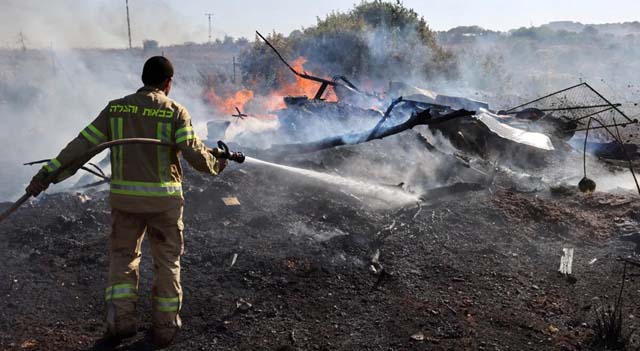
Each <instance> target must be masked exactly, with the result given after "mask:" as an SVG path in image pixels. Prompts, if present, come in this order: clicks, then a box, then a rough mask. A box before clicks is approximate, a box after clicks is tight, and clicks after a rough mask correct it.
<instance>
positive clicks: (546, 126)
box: [243, 32, 640, 193]
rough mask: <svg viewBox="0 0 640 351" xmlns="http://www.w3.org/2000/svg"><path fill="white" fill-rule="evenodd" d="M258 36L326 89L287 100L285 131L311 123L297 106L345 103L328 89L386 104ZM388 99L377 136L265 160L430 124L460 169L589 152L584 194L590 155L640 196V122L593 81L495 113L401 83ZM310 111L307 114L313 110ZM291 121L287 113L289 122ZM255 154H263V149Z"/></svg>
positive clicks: (296, 147) (300, 148)
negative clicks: (620, 173) (331, 98)
mask: <svg viewBox="0 0 640 351" xmlns="http://www.w3.org/2000/svg"><path fill="white" fill-rule="evenodd" d="M256 33H257V34H258V36H259V37H260V38H261V39H262V40H263V41H264V42H265V44H266V45H267V46H268V47H269V48H271V50H273V52H274V53H275V55H276V56H277V57H278V58H279V59H280V61H282V62H283V63H284V64H285V65H286V66H287V67H288V68H289V70H291V71H292V72H293V74H295V75H296V76H298V77H300V78H303V79H308V80H312V81H315V82H318V83H320V84H321V85H320V87H319V89H318V91H317V93H316V94H315V96H314V97H313V99H308V98H307V97H306V96H300V97H286V98H285V102H287V105H288V107H294V108H293V116H294V117H295V118H294V120H293V121H292V120H291V119H289V120H287V123H285V124H284V125H283V126H282V127H281V129H284V130H285V132H294V133H297V132H299V131H300V130H301V129H302V128H304V125H305V122H307V121H308V120H307V121H305V120H303V118H306V117H309V116H308V115H307V116H305V115H304V113H296V112H297V111H296V110H295V107H296V106H306V105H310V106H311V107H314V108H316V109H317V107H318V106H328V105H330V104H340V102H331V103H330V102H325V101H323V100H322V96H323V94H324V93H325V91H326V88H327V87H328V86H332V87H334V89H336V88H337V89H336V92H340V93H341V94H343V95H344V94H351V95H358V96H363V97H366V98H370V99H377V101H381V98H380V96H381V95H380V94H375V93H369V92H365V91H363V90H361V89H359V88H358V87H357V86H356V85H355V84H353V83H352V82H351V81H349V80H348V79H347V78H345V77H344V76H335V77H334V78H333V79H331V80H329V79H325V78H321V77H317V76H313V75H310V74H308V73H307V72H298V71H297V70H296V69H294V68H293V67H292V66H291V65H290V64H289V63H288V62H287V61H286V60H285V59H284V58H283V56H282V55H281V54H280V53H279V52H278V50H277V49H276V48H275V47H274V46H273V45H272V44H271V43H269V41H268V40H267V39H266V38H265V37H264V36H262V35H261V34H260V33H258V32H256ZM387 95H389V96H396V97H397V98H396V99H394V100H393V101H392V102H391V104H390V105H389V106H388V107H387V109H386V111H385V112H384V113H383V114H381V115H379V117H378V118H379V120H378V122H377V123H376V125H375V127H373V128H372V129H371V130H365V131H359V132H350V133H347V134H343V135H336V136H331V137H328V138H324V139H321V140H316V141H312V142H298V143H287V144H276V145H272V146H271V147H270V149H268V150H266V151H265V152H264V153H263V154H264V155H269V156H271V157H274V156H273V155H288V154H299V153H309V152H315V151H320V150H324V149H329V148H334V147H337V146H342V145H353V144H359V143H364V142H367V141H371V140H374V139H382V138H385V137H388V136H390V135H394V134H398V133H401V132H403V131H405V130H407V129H412V128H413V127H415V126H417V125H426V126H428V127H429V128H430V129H432V130H437V131H439V132H441V133H442V134H443V135H444V136H446V137H447V138H448V139H449V140H450V141H451V142H452V144H453V145H454V146H455V147H456V148H457V149H458V150H459V151H461V152H462V153H455V154H454V155H451V154H447V153H446V152H443V151H440V150H438V149H437V148H436V147H435V146H434V145H432V144H431V143H430V142H429V141H428V140H427V139H426V138H425V137H424V136H422V135H421V134H418V135H419V138H420V140H421V141H422V142H423V143H424V144H425V146H426V147H427V148H428V150H429V151H431V152H438V153H440V154H442V155H446V156H452V157H453V159H454V161H455V162H456V163H458V164H461V165H463V166H464V167H466V168H470V167H471V166H470V164H469V157H468V156H465V155H464V153H470V154H475V155H477V156H480V158H481V159H484V160H489V159H491V158H493V159H500V158H503V157H505V156H504V155H505V153H507V152H509V153H512V154H517V155H525V156H528V157H525V158H528V160H527V161H535V159H536V158H543V156H544V155H545V154H547V153H549V152H561V151H566V150H576V151H582V153H583V169H584V177H583V179H582V180H581V181H580V184H579V189H580V190H581V191H583V192H588V193H590V192H592V191H594V190H595V182H594V181H593V180H591V179H589V178H588V177H587V157H586V155H587V153H590V154H592V155H593V156H595V157H598V158H599V159H602V160H605V161H607V162H609V163H611V164H618V165H619V162H620V161H622V162H624V163H625V166H626V167H628V169H629V170H630V172H631V175H632V176H633V178H634V181H635V183H636V188H637V190H638V192H639V193H640V185H638V181H637V179H636V176H635V169H634V164H633V161H634V160H637V159H640V152H639V149H638V145H637V144H634V143H631V140H632V139H633V138H634V136H637V135H640V128H639V123H638V120H637V119H632V118H631V117H629V116H627V114H625V112H624V111H623V110H622V105H621V104H620V103H614V102H611V101H610V100H609V99H607V98H606V97H605V96H604V95H603V94H601V93H600V92H599V91H597V90H596V89H594V88H593V87H592V86H591V85H590V84H588V83H587V82H581V83H580V84H576V85H573V86H570V87H567V88H565V89H561V90H558V91H555V92H552V93H549V94H547V95H545V96H542V97H539V98H537V99H534V100H531V101H528V102H525V103H523V104H520V105H518V106H515V107H513V108H510V109H507V110H501V111H492V110H490V108H489V105H488V104H487V103H484V102H480V101H476V100H472V99H468V98H463V97H456V96H448V95H442V94H437V93H434V92H432V91H429V90H425V89H420V88H417V87H413V86H410V85H407V84H404V83H401V82H391V83H390V84H389V91H388V92H387ZM286 110H290V109H289V108H288V109H286ZM317 111H318V112H317V113H316V116H314V117H317V118H323V117H325V116H323V115H322V109H317ZM370 111H371V110H368V111H367V112H370ZM304 112H308V109H307V110H305V111H304ZM291 114H292V113H289V112H288V115H287V117H289V116H290V115H291ZM243 115H244V114H243ZM407 115H408V116H409V117H407ZM244 116H246V115H244ZM370 116H371V115H368V116H367V117H369V118H370ZM341 117H344V118H349V116H341ZM296 118H297V120H296ZM581 134H584V136H583V137H582V135H581ZM582 139H584V140H582ZM569 146H571V148H569ZM257 152H259V153H260V150H258V151H257ZM491 156H493V157H491Z"/></svg>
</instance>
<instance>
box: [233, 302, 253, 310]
mask: <svg viewBox="0 0 640 351" xmlns="http://www.w3.org/2000/svg"><path fill="white" fill-rule="evenodd" d="M251 308H253V305H252V304H251V303H249V302H248V301H246V300H244V299H238V300H237V301H236V312H237V313H245V312H248V311H249V310H250V309H251Z"/></svg>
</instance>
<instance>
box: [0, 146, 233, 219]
mask: <svg viewBox="0 0 640 351" xmlns="http://www.w3.org/2000/svg"><path fill="white" fill-rule="evenodd" d="M128 144H150V145H164V146H174V147H175V146H176V144H174V143H170V142H164V141H161V140H158V139H148V138H129V139H120V140H112V141H108V142H105V143H102V144H98V145H96V146H94V147H92V148H91V149H89V150H87V151H86V152H85V153H83V154H82V155H80V156H78V157H76V158H75V159H73V160H71V161H70V162H67V163H65V164H62V165H60V167H58V169H56V170H55V171H53V172H51V173H49V174H47V176H46V177H45V178H44V180H43V183H45V184H51V183H53V182H54V181H55V180H56V179H57V177H58V176H59V175H60V174H61V173H62V172H64V171H65V170H68V169H76V170H77V169H80V168H81V167H82V166H83V165H84V164H85V163H87V162H89V160H91V159H92V158H93V157H94V156H95V155H97V154H99V153H100V152H102V151H104V150H105V149H108V148H110V147H113V146H119V145H128ZM209 152H210V153H211V154H212V155H213V156H215V157H216V158H222V159H227V160H231V161H234V162H238V163H243V162H244V160H245V156H244V154H243V153H242V152H232V151H230V150H229V147H228V146H227V144H225V143H224V142H223V141H222V140H220V141H218V148H214V149H209ZM30 197H31V195H30V194H28V193H25V194H24V195H22V197H20V198H19V199H18V200H17V201H16V202H14V203H13V205H11V206H10V207H9V208H8V209H7V210H6V211H4V212H2V214H0V223H2V221H4V220H5V219H6V218H7V217H9V216H10V215H11V214H12V213H13V212H15V211H16V210H17V209H18V208H20V206H22V205H23V204H24V203H25V202H27V200H29V198H30Z"/></svg>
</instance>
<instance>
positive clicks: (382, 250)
mask: <svg viewBox="0 0 640 351" xmlns="http://www.w3.org/2000/svg"><path fill="white" fill-rule="evenodd" d="M185 189H186V199H187V200H186V201H187V204H186V207H185V225H186V230H185V245H186V250H185V255H184V257H183V260H182V262H183V271H182V279H183V288H184V305H183V310H182V317H183V322H184V328H183V330H182V332H181V334H180V337H179V339H178V340H177V342H176V344H175V345H174V346H172V347H171V348H169V349H170V350H483V349H484V350H580V349H587V348H589V346H590V342H591V339H592V335H593V330H592V327H593V325H594V314H595V310H596V309H598V308H599V306H602V305H607V304H612V303H613V301H614V299H615V297H616V295H617V293H618V288H619V286H620V283H621V275H622V267H623V266H622V264H621V263H620V262H619V261H616V257H618V256H626V255H630V254H631V253H632V251H633V247H632V246H630V245H629V243H627V242H622V241H620V240H619V237H620V235H622V234H624V233H628V232H633V231H635V230H637V229H638V222H639V221H640V201H638V197H637V194H636V195H634V194H632V193H618V194H610V193H595V194H594V195H592V196H584V195H582V194H580V193H578V192H577V191H575V189H568V190H569V191H566V192H564V193H559V192H556V193H555V195H552V194H547V193H544V192H543V193H528V194H525V193H517V192H511V191H508V190H504V189H499V188H497V189H495V188H494V189H493V191H480V192H469V193H464V194H459V195H456V196H453V197H449V198H444V199H441V200H440V201H437V202H432V203H428V204H427V203H423V204H421V205H417V204H408V205H407V206H404V207H399V208H392V209H389V208H372V207H370V206H368V205H367V204H366V199H364V198H362V197H358V196H353V195H354V194H350V193H349V191H345V190H341V189H335V188H333V187H331V186H328V185H326V184H321V183H318V182H309V181H305V180H302V179H298V178H296V177H294V176H292V175H289V174H287V173H284V172H282V171H278V170H273V169H269V168H264V167H259V166H255V165H253V166H252V165H250V164H245V165H243V166H241V167H238V166H236V165H233V166H231V167H230V168H229V169H228V170H227V171H225V173H224V174H223V176H221V177H217V178H206V177H203V176H200V175H197V174H194V173H192V172H188V174H187V182H186V184H185ZM227 196H235V197H237V198H238V200H239V202H240V205H239V206H226V205H225V204H224V203H223V201H222V200H221V199H222V198H223V197H227ZM8 205H9V204H6V203H5V204H2V205H0V207H1V208H6V207H7V206H8ZM109 231H110V214H109V207H108V203H107V193H106V192H104V191H102V192H99V191H93V192H89V193H87V194H85V195H78V194H71V193H60V194H50V195H45V196H41V198H38V199H37V201H32V202H31V203H29V204H27V205H26V206H24V208H22V209H21V210H20V211H18V212H17V213H15V214H14V215H13V216H12V217H11V218H10V219H8V220H7V221H5V222H4V223H2V224H1V225H0V236H1V238H2V240H0V255H1V257H2V258H3V260H2V262H3V268H2V269H1V270H0V293H1V294H2V299H1V300H0V349H3V350H29V349H33V350H88V349H90V346H91V345H92V343H93V342H94V341H95V340H96V339H98V338H99V337H100V336H101V333H102V332H103V322H102V320H103V291H104V288H105V280H106V267H107V262H108V257H107V238H108V234H109ZM563 247H573V248H575V254H574V255H575V256H574V263H573V275H572V278H574V279H568V278H567V277H565V276H562V275H560V274H559V273H558V272H557V270H558V266H559V263H560V257H561V255H562V248H563ZM143 255H144V256H143V264H142V279H141V286H140V289H141V291H140V294H141V298H140V301H139V314H140V319H141V321H142V323H141V329H140V333H139V335H138V336H137V337H136V338H134V339H132V340H131V341H130V342H128V343H127V344H125V345H124V346H123V347H122V348H120V349H121V350H135V349H136V347H137V345H139V340H141V339H142V337H143V335H144V331H145V330H146V329H148V328H149V322H150V298H149V295H150V282H151V267H150V253H149V249H148V246H147V245H146V244H145V247H144V254H143ZM236 255H237V256H236ZM234 257H235V260H234ZM594 259H595V261H594ZM232 263H233V265H232ZM628 272H629V275H628V279H627V282H626V289H625V290H624V293H623V301H624V313H623V317H624V323H625V327H628V328H629V329H633V328H635V327H637V326H638V322H637V318H635V317H634V316H638V315H640V310H639V309H640V306H638V303H637V296H638V293H639V292H638V291H640V282H638V281H637V278H636V277H635V276H634V268H632V267H629V268H628ZM635 273H637V272H635ZM629 345H630V347H632V348H633V347H637V346H638V343H637V342H636V341H634V340H631V341H630V344H629Z"/></svg>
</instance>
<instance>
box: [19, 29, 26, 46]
mask: <svg viewBox="0 0 640 351" xmlns="http://www.w3.org/2000/svg"><path fill="white" fill-rule="evenodd" d="M18 44H20V48H21V49H22V51H27V45H26V44H25V43H24V33H22V31H20V33H19V34H18Z"/></svg>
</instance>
